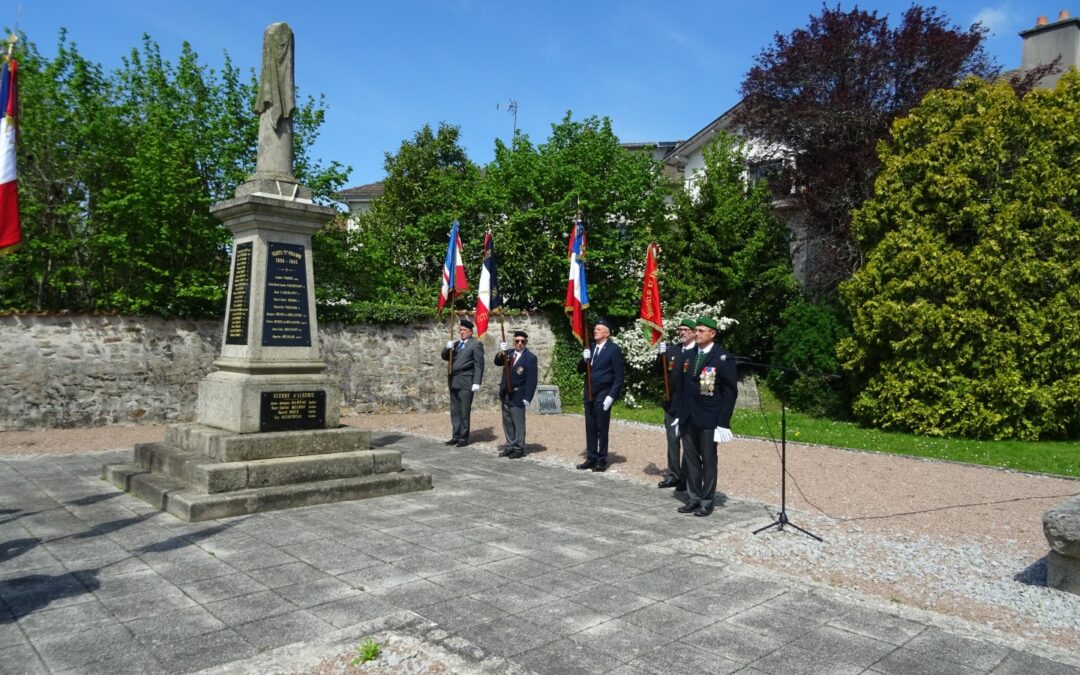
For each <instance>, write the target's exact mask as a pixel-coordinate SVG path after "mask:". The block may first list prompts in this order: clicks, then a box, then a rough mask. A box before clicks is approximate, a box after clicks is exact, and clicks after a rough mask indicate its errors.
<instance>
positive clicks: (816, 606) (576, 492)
mask: <svg viewBox="0 0 1080 675" xmlns="http://www.w3.org/2000/svg"><path fill="white" fill-rule="evenodd" d="M375 446H376V447H386V448H393V449H397V450H400V451H401V452H402V453H403V461H404V463H405V464H406V465H408V466H409V467H410V468H411V469H415V470H418V471H423V472H427V473H430V474H432V477H433V482H434V486H435V489H434V490H433V491H429V492H418V493H411V494H406V495H399V496H393V497H384V498H379V499H373V500H366V501H358V502H345V503H338V504H331V505H326V506H318V507H307V508H302V509H295V510H289V511H278V512H272V513H264V514H258V515H254V516H246V517H239V518H232V519H227V520H219V521H209V522H205V523H195V524H189V523H184V522H181V521H179V520H177V519H176V518H174V517H172V516H170V515H167V514H163V513H160V512H159V511H158V510H157V509H155V508H153V507H152V506H149V505H147V504H145V503H144V502H142V501H140V500H138V499H136V498H133V497H130V496H127V495H124V494H123V493H121V492H119V491H117V490H116V489H114V488H113V487H112V486H111V485H109V484H108V483H106V482H104V481H102V480H100V478H99V477H100V474H101V468H102V465H103V464H106V463H115V462H124V461H130V457H131V451H130V450H126V451H110V452H104V453H102V452H98V453H87V454H79V455H49V456H44V455H42V456H36V457H7V458H4V459H3V460H2V461H0V672H2V673H8V672H11V673H38V672H42V673H44V672H53V673H61V672H71V673H97V672H101V673H182V672H196V671H200V670H204V669H210V670H213V671H215V672H221V673H226V672H227V673H234V672H252V673H255V672H259V673H265V672H279V671H284V672H293V671H296V670H300V671H302V670H304V669H305V668H310V667H311V666H313V665H314V664H316V663H318V662H319V660H320V659H324V658H328V657H332V656H334V655H335V654H337V653H339V652H341V651H342V650H343V649H351V648H352V647H355V646H356V645H358V644H360V642H362V641H363V639H364V638H365V637H367V636H369V635H381V636H388V635H389V636H396V637H399V638H401V639H403V640H406V641H407V642H408V644H409V645H412V646H413V647H414V648H416V649H418V650H420V651H422V652H423V653H424V654H426V658H428V659H429V660H430V661H431V662H432V663H437V664H441V665H442V666H443V667H445V668H449V669H451V670H454V671H457V672H492V673H525V672H530V671H533V672H538V673H574V672H580V673H626V674H632V673H665V674H666V673H702V672H708V673H736V672H737V673H744V674H751V673H754V674H762V673H777V674H779V673H830V674H834V673H882V674H886V673H904V674H908V673H950V674H963V673H995V674H997V673H1002V674H1003V673H1040V674H1053V673H1077V672H1080V668H1078V667H1077V665H1078V664H1080V657H1075V656H1073V657H1070V656H1069V655H1066V654H1062V653H1058V652H1054V651H1052V650H1050V649H1048V648H1044V647H1041V646H1038V645H1034V644H1032V643H1027V642H1022V641H1020V640H1019V639H1014V638H1009V637H1005V636H1001V635H997V634H993V635H992V634H988V633H985V632H980V631H978V630H976V629H975V628H973V627H970V626H968V625H966V624H963V623H962V622H960V621H958V620H953V619H949V618H947V617H938V616H934V615H929V614H927V613H924V612H918V611H915V610H908V609H906V608H903V607H899V606H885V605H884V604H883V603H881V602H880V601H875V600H870V599H860V598H858V597H856V596H853V595H852V594H849V593H844V592H839V591H834V590H831V589H828V588H823V587H820V586H811V585H804V584H801V583H798V582H794V581H791V580H790V579H786V578H781V577H778V576H776V575H773V574H771V573H769V572H767V571H764V570H759V569H755V568H749V567H745V566H736V565H734V564H728V563H726V561H724V560H703V559H699V558H689V557H685V556H681V555H676V554H674V553H672V552H671V548H672V547H671V546H670V545H666V544H665V542H668V541H670V540H672V539H677V538H683V537H688V538H694V537H699V536H702V535H704V534H715V533H716V532H717V531H719V530H724V529H730V528H754V527H758V526H761V525H764V524H766V523H767V522H768V513H767V512H766V511H765V509H763V508H762V507H761V505H758V504H751V503H746V502H735V501H729V502H728V503H727V504H726V505H725V506H723V507H722V508H719V509H718V510H717V511H716V512H715V513H714V514H713V516H712V517H710V518H693V517H688V516H684V515H680V514H678V513H676V511H675V507H676V506H678V504H677V502H675V501H674V500H673V499H672V496H671V493H670V491H661V490H657V489H655V488H649V487H644V486H641V485H639V484H634V483H631V482H628V481H625V480H620V479H618V478H617V477H612V476H603V475H597V474H594V473H591V472H578V471H574V470H573V469H567V468H564V467H562V466H558V465H555V464H552V463H546V462H536V461H529V460H519V461H507V460H504V459H499V458H497V457H496V456H495V454H494V450H493V449H492V448H491V447H483V446H472V447H467V448H453V449H445V446H443V445H442V444H440V443H437V442H435V441H431V440H426V439H421V438H415V437H405V436H401V435H394V434H376V435H375ZM762 536H801V535H796V534H790V533H784V534H780V533H776V532H770V533H766V534H763V535H762ZM824 545H827V543H826V544H824Z"/></svg>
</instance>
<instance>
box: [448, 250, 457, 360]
mask: <svg viewBox="0 0 1080 675" xmlns="http://www.w3.org/2000/svg"><path fill="white" fill-rule="evenodd" d="M451 273H453V270H451ZM447 300H448V301H449V302H450V311H449V312H448V313H447V314H448V316H447V320H446V327H447V328H448V329H449V330H450V340H451V341H453V339H454V314H455V313H456V312H455V311H454V289H453V288H451V289H450V297H449V298H447ZM446 374H447V375H453V374H454V348H453V347H451V348H450V354H449V358H448V359H447V360H446Z"/></svg>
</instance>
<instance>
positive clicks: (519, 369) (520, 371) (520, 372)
mask: <svg viewBox="0 0 1080 675" xmlns="http://www.w3.org/2000/svg"><path fill="white" fill-rule="evenodd" d="M515 372H516V373H517V374H518V375H524V374H525V366H518V367H517V370H516V371H515Z"/></svg>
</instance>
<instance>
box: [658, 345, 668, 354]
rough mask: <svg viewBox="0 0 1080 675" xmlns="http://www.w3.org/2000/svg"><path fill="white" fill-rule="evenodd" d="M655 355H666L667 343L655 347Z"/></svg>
mask: <svg viewBox="0 0 1080 675" xmlns="http://www.w3.org/2000/svg"><path fill="white" fill-rule="evenodd" d="M656 353H657V354H666V353H667V343H666V342H661V343H660V344H658V345H656Z"/></svg>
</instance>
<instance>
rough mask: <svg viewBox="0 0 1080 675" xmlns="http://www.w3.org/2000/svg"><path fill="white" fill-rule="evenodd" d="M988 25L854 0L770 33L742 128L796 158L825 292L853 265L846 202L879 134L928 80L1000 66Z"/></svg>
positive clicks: (864, 192)
mask: <svg viewBox="0 0 1080 675" xmlns="http://www.w3.org/2000/svg"><path fill="white" fill-rule="evenodd" d="M985 32H986V31H985V29H984V28H983V27H982V26H980V25H978V24H975V25H973V26H970V27H969V28H967V29H963V28H960V27H957V26H953V25H950V23H949V21H948V19H947V18H946V17H945V16H944V15H943V14H941V13H939V12H938V10H937V9H936V8H934V7H922V6H920V5H917V4H913V5H912V6H911V8H910V9H908V10H907V11H906V12H904V14H903V16H902V17H901V19H900V22H899V24H898V25H896V26H890V25H889V21H888V19H887V17H884V16H878V14H877V12H868V11H864V10H861V9H859V8H857V7H855V8H853V9H851V10H850V11H844V10H842V9H840V6H839V5H837V6H836V7H835V8H829V7H828V6H826V5H823V6H822V9H821V13H820V14H818V15H816V16H811V17H810V23H809V24H808V25H807V26H806V27H805V28H799V29H797V30H795V31H793V32H792V33H791V34H789V35H781V34H779V33H778V34H776V36H775V37H774V39H773V44H772V45H771V46H770V47H767V48H765V49H764V50H762V52H761V53H760V54H758V56H757V57H756V59H755V64H754V66H753V68H751V69H750V71H749V72H748V73H747V75H746V77H745V79H744V80H743V83H742V88H741V91H742V95H743V97H744V99H745V101H744V102H745V105H744V106H743V107H742V112H741V113H740V115H739V123H740V124H741V125H742V127H743V129H744V131H745V132H746V133H748V134H749V135H751V136H753V137H759V138H762V139H765V140H767V141H770V142H772V143H775V144H777V145H778V146H779V147H780V149H781V150H783V151H785V152H789V153H790V154H791V155H792V156H793V159H794V162H793V163H791V164H790V166H791V167H792V169H791V171H792V173H793V176H792V178H793V180H794V182H795V184H796V185H798V186H799V187H800V190H801V192H800V195H799V196H800V199H801V200H802V203H803V206H804V208H805V209H806V212H807V223H808V226H809V228H810V232H809V234H810V240H811V244H810V245H811V246H812V248H811V255H812V258H813V269H811V270H810V272H811V275H810V277H809V278H808V287H809V289H810V290H811V291H814V292H817V291H825V292H827V291H829V290H831V289H833V288H835V286H836V284H837V283H839V282H840V281H843V280H844V279H846V278H848V277H849V276H850V275H851V273H852V272H853V271H854V269H855V268H856V267H857V266H858V264H859V249H858V247H857V246H856V245H855V243H854V241H853V239H852V237H851V232H850V226H851V211H852V210H853V209H855V208H857V207H858V206H859V205H860V204H862V202H863V201H865V200H866V198H867V197H869V196H870V194H871V192H872V189H873V184H874V177H875V176H876V175H877V172H878V170H879V168H880V163H879V161H878V159H877V156H876V155H875V148H876V146H877V143H878V142H879V141H880V140H882V139H884V138H886V135H887V133H888V130H889V125H890V124H891V123H892V121H893V120H894V119H896V118H897V117H901V116H903V115H905V114H907V112H908V111H909V110H911V108H913V107H914V106H916V105H918V103H919V101H921V100H922V99H923V97H924V96H926V94H927V93H928V92H930V91H932V90H934V89H939V88H943V87H951V86H953V85H955V84H956V83H957V82H958V81H959V80H961V79H962V78H963V77H965V76H968V75H977V76H980V77H987V76H991V75H994V74H996V72H997V69H996V68H995V67H993V66H992V65H991V63H990V61H989V59H988V57H987V55H986V53H985V52H984V50H983V47H982V43H983V38H984V35H985Z"/></svg>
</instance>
